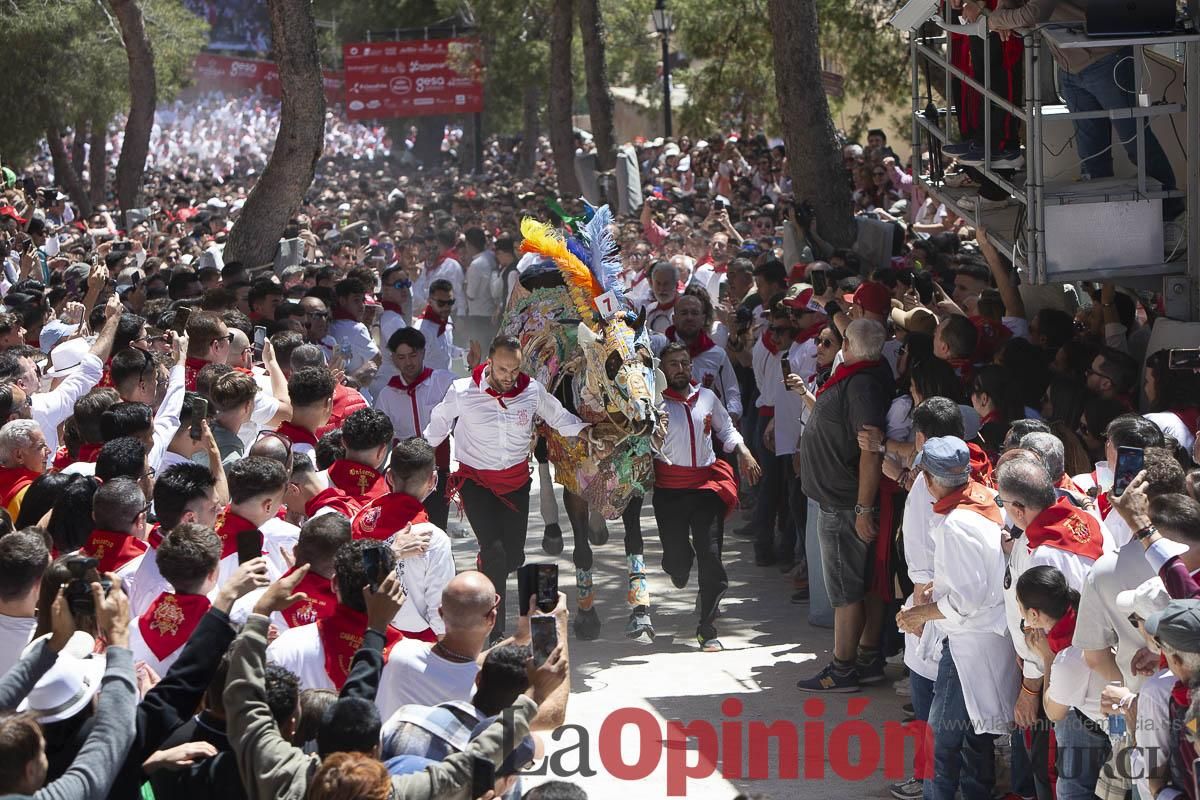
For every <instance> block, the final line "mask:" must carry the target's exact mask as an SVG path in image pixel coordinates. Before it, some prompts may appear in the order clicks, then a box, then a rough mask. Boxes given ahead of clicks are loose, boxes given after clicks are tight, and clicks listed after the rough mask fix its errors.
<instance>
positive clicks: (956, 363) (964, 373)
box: [948, 358, 975, 386]
mask: <svg viewBox="0 0 1200 800" xmlns="http://www.w3.org/2000/svg"><path fill="white" fill-rule="evenodd" d="M948 363H949V364H950V366H952V367H954V372H955V374H956V375H958V379H959V380H960V381H962V384H963V386H970V385H971V380H972V379H973V378H974V377H975V364H974V363H973V362H972V361H971V359H969V358H952V359H950V360H949V362H948Z"/></svg>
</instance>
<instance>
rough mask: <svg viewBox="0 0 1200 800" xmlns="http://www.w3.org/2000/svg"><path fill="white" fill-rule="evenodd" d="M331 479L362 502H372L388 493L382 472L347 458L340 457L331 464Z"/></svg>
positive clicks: (335, 484) (338, 486) (334, 483)
mask: <svg viewBox="0 0 1200 800" xmlns="http://www.w3.org/2000/svg"><path fill="white" fill-rule="evenodd" d="M329 480H330V481H331V482H332V483H333V485H334V486H336V487H337V488H339V489H341V490H342V491H343V492H345V493H346V494H348V495H349V496H350V497H353V498H354V499H355V500H357V501H359V502H360V503H366V502H370V501H371V500H374V499H375V498H377V497H382V496H383V495H385V494H387V493H388V486H387V481H386V480H384V477H383V473H382V472H380V471H379V470H376V469H372V468H371V467H368V466H367V465H366V464H360V463H358V462H357V461H350V460H348V459H345V458H339V459H338V460H337V461H334V462H333V463H332V464H330V465H329Z"/></svg>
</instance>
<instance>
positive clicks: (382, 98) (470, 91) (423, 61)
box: [342, 38, 483, 119]
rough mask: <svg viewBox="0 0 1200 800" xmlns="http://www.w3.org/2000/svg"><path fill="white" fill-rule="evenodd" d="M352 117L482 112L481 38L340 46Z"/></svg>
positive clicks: (347, 106) (347, 103)
mask: <svg viewBox="0 0 1200 800" xmlns="http://www.w3.org/2000/svg"><path fill="white" fill-rule="evenodd" d="M342 64H343V66H344V67H345V75H346V114H347V116H348V117H349V118H350V119H387V118H392V117H420V116H428V115H432V114H473V113H476V112H479V111H482V110H483V67H482V65H481V63H480V48H479V40H478V39H473V38H460V39H429V40H419V39H418V40H411V41H400V42H353V43H350V44H345V45H342Z"/></svg>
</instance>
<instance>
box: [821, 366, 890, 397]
mask: <svg viewBox="0 0 1200 800" xmlns="http://www.w3.org/2000/svg"><path fill="white" fill-rule="evenodd" d="M880 363H881V362H879V361H856V362H855V363H853V364H847V363H846V362H845V361H843V362H842V363H841V364H838V368H837V369H835V370H834V371H833V374H832V375H830V376H829V380H827V381H825V383H824V385H822V386H821V388H820V389H817V392H816V395H815V396H816V397H820V396H821V393H822V392H825V391H828V390H829V388H830V387H832V386H836V385H837V384H839V383H841V382H842V381H847V380H850V379H851V378H853V377H854V376H855V375H857V374H858V373H860V372H862V371H863V370H867V369H870V368H872V367H878V366H879V364H880Z"/></svg>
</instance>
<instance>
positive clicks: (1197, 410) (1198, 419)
mask: <svg viewBox="0 0 1200 800" xmlns="http://www.w3.org/2000/svg"><path fill="white" fill-rule="evenodd" d="M1171 413H1172V414H1174V415H1175V416H1177V417H1179V421H1180V422H1182V423H1183V426H1184V427H1185V428H1187V429H1188V432H1189V433H1195V432H1196V431H1197V430H1200V407H1197V406H1192V407H1190V408H1172V409H1171Z"/></svg>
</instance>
